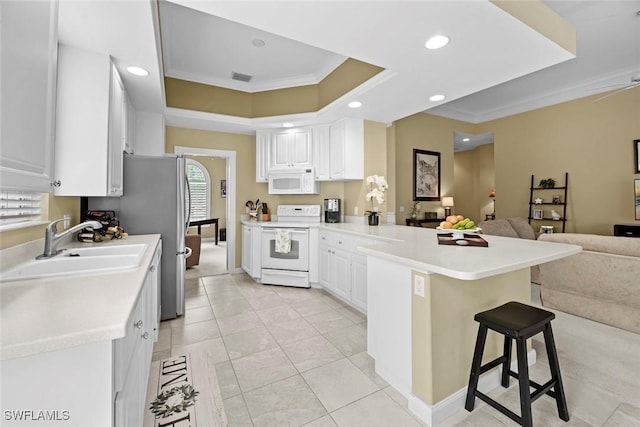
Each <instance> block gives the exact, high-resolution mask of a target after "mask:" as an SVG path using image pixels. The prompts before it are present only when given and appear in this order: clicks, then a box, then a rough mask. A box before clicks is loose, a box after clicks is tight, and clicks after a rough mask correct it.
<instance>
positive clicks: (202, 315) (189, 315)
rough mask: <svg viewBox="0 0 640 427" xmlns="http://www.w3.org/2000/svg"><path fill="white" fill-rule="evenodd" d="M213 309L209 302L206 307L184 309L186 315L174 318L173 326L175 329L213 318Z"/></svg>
mask: <svg viewBox="0 0 640 427" xmlns="http://www.w3.org/2000/svg"><path fill="white" fill-rule="evenodd" d="M213 319H215V317H214V316H213V310H211V306H209V305H208V304H207V305H206V306H204V307H197V308H188V309H186V310H185V311H184V315H182V316H180V317H178V318H177V319H173V320H172V321H171V327H172V328H173V329H176V328H182V327H183V326H184V325H190V324H192V323H198V322H204V321H206V320H213Z"/></svg>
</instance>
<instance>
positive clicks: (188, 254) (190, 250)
mask: <svg viewBox="0 0 640 427" xmlns="http://www.w3.org/2000/svg"><path fill="white" fill-rule="evenodd" d="M184 249H185V250H184V251H182V252H176V255H184V258H185V259H187V258H189V257H190V256H191V254H192V253H193V250H192V249H191V248H190V247H189V246H185V248H184Z"/></svg>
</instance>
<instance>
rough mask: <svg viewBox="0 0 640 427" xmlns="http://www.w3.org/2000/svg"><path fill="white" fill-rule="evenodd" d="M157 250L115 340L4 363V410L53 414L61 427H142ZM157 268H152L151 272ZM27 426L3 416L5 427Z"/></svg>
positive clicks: (154, 310) (155, 314) (153, 323)
mask: <svg viewBox="0 0 640 427" xmlns="http://www.w3.org/2000/svg"><path fill="white" fill-rule="evenodd" d="M160 251H161V245H160V243H159V244H158V246H157V247H156V252H155V254H154V257H153V260H152V262H151V265H150V266H149V270H148V272H147V274H146V277H145V280H144V284H143V285H142V287H141V291H140V293H139V297H138V299H137V301H136V302H135V305H134V308H133V311H132V313H131V315H130V316H129V320H128V321H127V325H126V328H125V329H126V332H125V333H126V335H125V336H124V337H122V338H120V339H117V340H106V341H104V340H103V341H97V342H90V343H86V344H81V345H77V346H72V347H69V348H65V349H62V350H55V351H47V352H43V353H38V354H35V355H31V356H26V357H20V358H16V359H7V360H3V361H2V388H3V391H4V390H11V393H3V395H2V405H3V409H15V410H20V409H22V410H24V409H29V410H33V411H34V414H37V412H35V411H56V413H55V414H54V415H55V416H56V417H58V418H59V420H60V421H61V424H64V425H65V426H77V427H84V426H99V427H114V426H115V427H120V426H122V427H129V426H140V425H142V420H143V415H144V410H145V400H146V390H147V382H148V375H149V369H150V367H151V356H152V351H153V341H154V330H153V329H154V326H157V323H156V321H155V320H154V319H157V318H159V313H158V312H157V307H158V305H157V302H154V301H153V298H154V295H156V296H157V295H158V292H159V289H157V287H158V286H159V285H160V283H159V281H158V280H157V276H156V273H157V272H158V266H159V262H160ZM154 267H155V268H154ZM41 421H43V420H40V422H37V421H36V422H34V423H33V424H29V423H26V424H25V421H24V420H17V419H15V418H14V417H11V416H10V417H9V418H7V416H5V414H3V423H2V425H3V426H5V425H6V426H14V425H15V426H22V425H35V424H42V423H41Z"/></svg>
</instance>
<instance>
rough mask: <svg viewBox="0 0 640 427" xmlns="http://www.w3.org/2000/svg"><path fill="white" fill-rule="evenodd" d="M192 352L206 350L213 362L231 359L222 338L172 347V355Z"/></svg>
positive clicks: (208, 357)
mask: <svg viewBox="0 0 640 427" xmlns="http://www.w3.org/2000/svg"><path fill="white" fill-rule="evenodd" d="M190 352H205V353H206V354H207V359H208V360H209V361H210V363H212V364H216V363H221V362H225V361H228V360H229V355H228V354H227V350H226V348H225V346H224V342H223V341H222V338H214V339H210V340H206V341H200V342H196V343H193V344H188V345H184V346H174V347H173V348H172V349H171V355H172V356H175V355H178V354H185V353H190Z"/></svg>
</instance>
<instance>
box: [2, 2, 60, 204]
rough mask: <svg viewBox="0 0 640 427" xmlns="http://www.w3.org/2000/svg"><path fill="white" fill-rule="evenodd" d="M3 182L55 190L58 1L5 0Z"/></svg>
mask: <svg viewBox="0 0 640 427" xmlns="http://www.w3.org/2000/svg"><path fill="white" fill-rule="evenodd" d="M0 16H2V17H3V18H4V19H2V25H0V88H1V89H0V91H1V92H2V97H1V101H0V102H1V104H0V123H1V125H0V129H1V134H0V135H1V136H0V183H1V185H2V187H3V188H7V189H13V190H23V191H37V192H51V191H52V184H53V181H54V178H53V176H54V175H53V173H54V172H53V167H54V155H53V153H54V141H55V127H54V125H55V107H56V72H57V57H58V2H57V1H47V2H36V1H0Z"/></svg>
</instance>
